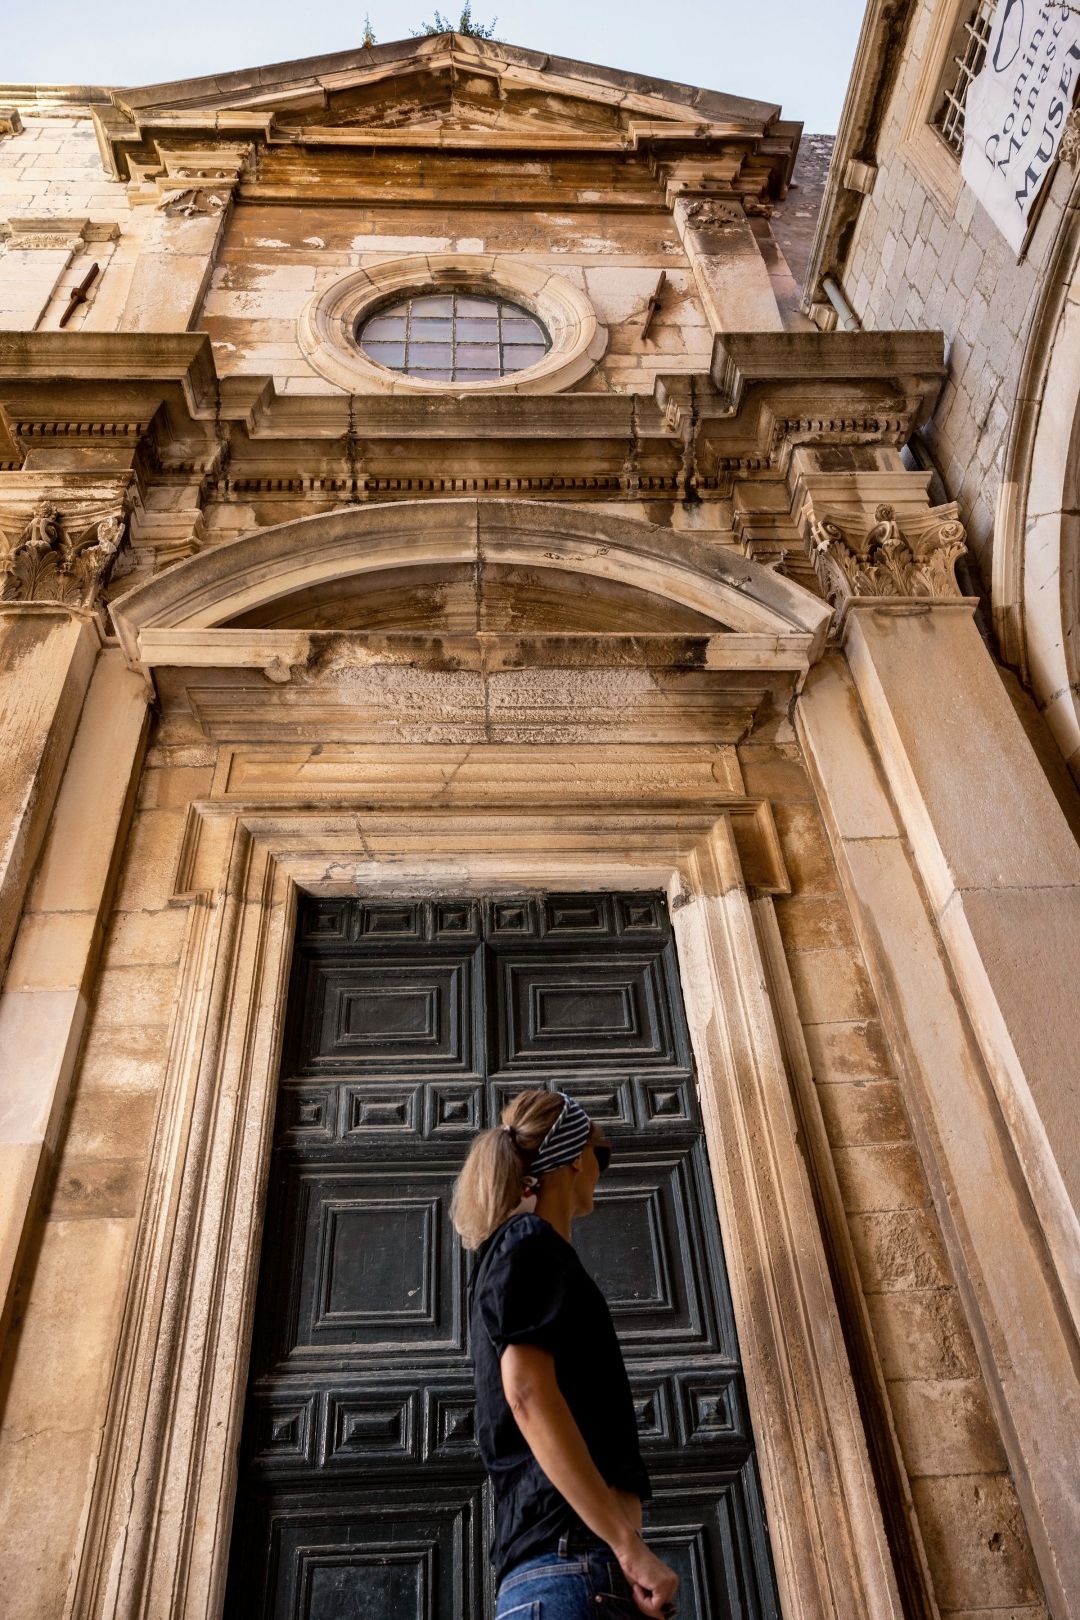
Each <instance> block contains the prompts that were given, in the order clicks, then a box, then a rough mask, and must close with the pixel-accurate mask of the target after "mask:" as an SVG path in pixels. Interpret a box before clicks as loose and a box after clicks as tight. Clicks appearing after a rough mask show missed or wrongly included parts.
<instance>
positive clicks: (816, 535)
mask: <svg viewBox="0 0 1080 1620" xmlns="http://www.w3.org/2000/svg"><path fill="white" fill-rule="evenodd" d="M804 517H805V520H806V525H807V539H808V549H809V554H810V560H811V562H812V563H813V565H814V572H815V573H816V574H817V577H818V582H819V584H820V586H821V591H822V594H823V596H824V597H825V600H826V601H827V602H831V603H832V605H833V607H834V608H836V609H837V610H838V611H842V610H843V608H844V607H845V606H846V604H847V603H848V602H849V601H850V600H851V598H852V597H856V596H870V597H878V598H882V597H890V598H896V597H953V598H956V597H960V596H962V595H963V592H962V591H961V590H960V587H959V585H958V584H957V582H956V573H955V568H956V560H957V558H958V557H960V556H962V555H963V553H964V552H965V551H966V550H967V547H966V545H965V543H964V539H965V537H964V526H963V524H962V523H960V522H959V521H958V519H957V517H956V507H955V505H954V504H953V503H950V504H949V505H948V506H938V507H927V508H926V511H925V513H924V514H923V516H922V518H921V519H919V520H917V521H916V520H913V519H911V518H908V519H906V520H905V525H904V527H901V525H900V523H899V521H898V519H897V515H896V509H895V507H893V506H892V505H890V504H889V503H888V502H887V501H883V502H881V503H880V504H879V505H878V506H877V507H875V509H874V514H873V522H872V523H871V524H870V525H869V527H864V526H862V525H859V524H858V520H857V518H856V519H855V520H854V521H852V519H851V518H847V519H846V520H840V519H839V518H838V517H837V516H835V515H833V514H831V513H829V512H822V513H820V514H819V513H817V512H815V510H814V507H813V503H812V502H809V501H808V503H807V506H806V508H805V509H804Z"/></svg>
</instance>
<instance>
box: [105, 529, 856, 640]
mask: <svg viewBox="0 0 1080 1620" xmlns="http://www.w3.org/2000/svg"><path fill="white" fill-rule="evenodd" d="M411 571H415V573H416V578H417V582H418V585H419V584H420V583H421V581H423V583H425V584H428V585H430V584H431V583H432V581H433V580H434V581H435V582H436V583H438V584H440V585H441V586H442V587H443V589H444V591H445V592H446V594H447V595H454V593H456V599H457V600H458V601H460V599H461V595H462V591H463V589H464V590H467V589H468V585H467V576H468V575H469V574H471V575H473V576H474V578H475V584H474V587H473V588H474V590H475V591H476V592H477V593H478V595H477V601H478V602H481V603H483V602H486V603H487V605H488V612H489V615H490V613H492V612H495V611H496V609H498V611H501V612H503V613H504V615H509V614H512V612H513V605H512V600H511V598H513V599H515V600H516V601H517V602H518V604H519V609H520V603H521V602H522V600H523V599H524V598H525V597H526V596H527V594H528V591H529V588H530V581H531V582H532V586H533V589H534V590H535V593H536V595H537V597H538V599H540V600H542V601H543V602H544V603H546V604H547V607H546V609H545V611H546V612H547V613H548V619H549V622H547V623H546V624H544V625H543V626H542V628H543V629H544V630H545V631H546V632H547V633H559V631H570V632H575V631H581V630H594V631H595V632H597V633H604V634H613V633H614V634H618V633H620V632H621V633H628V634H633V633H642V631H643V628H644V626H645V625H646V624H648V623H649V619H650V614H651V613H655V615H656V622H655V626H654V628H655V630H656V631H658V632H667V633H669V634H671V633H675V634H680V633H681V634H697V635H702V634H706V635H708V634H726V635H731V636H734V637H736V638H738V637H740V636H747V637H751V638H754V639H755V640H757V639H759V638H762V637H765V638H770V639H772V640H774V641H776V642H777V644H779V643H780V642H784V643H786V644H787V645H788V646H789V648H790V651H791V652H792V654H794V653H796V652H798V654H799V655H800V658H799V662H803V663H804V665H805V662H812V661H813V659H814V658H815V657H816V656H817V654H818V652H819V651H820V648H821V645H822V643H823V639H824V635H825V631H826V628H827V625H828V621H829V616H830V615H829V609H828V608H827V607H826V606H825V604H824V603H822V602H820V601H819V600H818V599H817V598H816V597H813V596H811V595H810V593H809V592H807V591H805V590H803V589H802V587H801V586H799V585H796V584H794V583H793V582H792V581H790V580H787V579H785V578H783V577H782V576H780V575H777V574H776V573H774V572H772V571H771V570H769V569H767V568H763V567H762V566H761V565H760V564H757V563H754V562H752V561H751V560H750V559H749V558H745V557H741V556H739V555H738V554H736V553H735V552H733V551H729V550H727V549H726V548H722V547H717V546H715V545H708V544H706V543H704V542H702V541H699V540H695V539H693V538H691V537H688V536H685V535H679V534H675V533H673V532H672V531H671V530H668V529H660V528H656V527H654V526H653V525H651V524H647V523H642V522H636V521H632V520H628V519H625V518H616V517H612V516H610V515H608V514H606V513H600V512H592V511H583V510H581V509H579V508H571V507H567V506H563V505H555V504H553V503H549V504H545V503H540V502H534V501H499V500H495V501H477V500H471V499H470V500H437V501H407V502H398V503H394V504H387V505H381V506H365V507H360V506H358V507H349V508H347V509H344V510H338V511H335V512H329V513H322V514H319V515H317V516H314V517H309V518H302V519H299V520H298V521H296V522H292V523H284V524H280V525H277V526H275V527H273V528H266V529H257V530H253V531H252V532H251V533H249V534H246V535H243V536H241V537H240V538H239V539H237V540H233V541H230V542H227V543H226V544H224V545H221V546H217V547H214V548H213V549H209V550H206V551H203V552H200V553H198V554H197V555H196V556H193V557H190V558H188V559H187V560H186V561H184V562H181V563H178V564H177V565H176V566H175V567H173V568H170V569H169V570H167V571H166V572H165V573H163V574H160V575H158V576H156V577H155V578H154V579H152V580H150V581H148V582H147V583H145V584H142V585H139V586H137V587H136V588H135V589H134V590H131V591H129V592H128V593H127V594H126V595H125V596H122V597H120V598H119V599H118V600H117V601H115V602H114V603H113V608H112V611H113V618H114V621H115V623H116V626H117V629H118V632H119V634H120V636H121V639H122V641H123V643H124V645H125V647H126V649H127V651H128V653H129V655H130V656H131V657H132V658H133V659H134V660H137V661H141V660H143V659H145V657H146V654H147V650H148V645H149V642H148V639H147V638H148V637H149V638H150V640H153V641H155V642H157V643H158V644H159V645H160V636H159V635H158V634H157V633H159V632H181V631H188V632H195V631H199V632H203V631H208V630H215V629H216V630H222V631H225V632H229V631H237V630H239V629H244V630H246V631H248V632H249V633H250V631H251V630H253V629H261V630H262V631H264V633H272V632H273V631H274V630H275V629H284V628H286V627H287V628H288V629H290V630H305V629H306V630H317V629H324V628H336V629H356V630H361V629H364V628H378V629H380V630H383V631H386V630H393V629H408V630H417V629H420V628H421V621H419V620H418V618H417V612H418V609H417V604H416V602H415V601H414V602H413V603H412V605H411V608H410V609H409V610H408V612H407V613H406V609H405V607H404V606H403V607H402V613H403V615H404V616H403V619H402V622H401V623H399V624H397V625H395V624H394V623H393V622H392V601H393V593H394V591H397V592H398V593H399V594H400V595H401V599H402V601H403V603H404V592H405V590H406V587H407V582H408V578H409V575H410V572H411ZM485 572H486V573H487V576H488V577H487V580H486V581H485V577H484V576H485ZM575 583H577V585H578V586H579V587H580V596H579V598H578V600H577V601H576V602H575V603H574V606H573V611H571V610H570V609H569V608H568V611H567V622H566V623H564V624H561V625H560V624H559V622H558V599H559V597H560V595H562V596H563V597H564V598H565V599H566V600H567V601H568V602H569V599H570V597H571V596H572V594H573V592H574V589H575ZM511 587H512V589H511ZM373 591H375V592H379V593H381V601H382V604H383V606H382V608H381V609H380V610H379V613H380V615H381V616H378V617H375V618H373V617H372V616H371V614H370V613H369V619H368V623H367V624H366V625H365V622H364V613H365V608H364V599H365V596H366V595H370V594H371V593H372V592H373ZM590 598H591V600H592V601H593V602H594V603H595V612H596V617H595V620H594V621H593V622H592V623H590V621H589V610H588V609H587V607H586V603H587V600H588V599H590ZM350 599H351V600H352V602H353V604H354V607H353V610H352V611H353V614H354V621H353V622H352V623H350V622H349V613H350V609H349V606H348V603H349V601H350ZM334 602H336V603H337V604H338V607H337V609H335V610H333V611H336V612H338V613H339V618H338V622H337V623H336V624H335V623H333V622H328V621H327V614H328V612H330V611H331V610H330V608H329V604H331V603H334ZM500 602H501V603H502V607H501V609H499V608H498V604H499V603H500ZM305 604H306V605H307V612H308V616H309V622H308V623H305V622H304V620H305ZM388 604H390V606H389V608H388ZM388 611H389V613H390V615H391V616H390V617H388V616H387V612H388ZM474 627H475V628H477V629H483V628H491V629H504V628H533V629H539V628H541V626H539V625H531V626H530V625H527V624H524V623H520V624H519V625H517V626H514V625H512V624H510V623H509V622H504V623H499V622H498V619H497V617H496V618H495V619H492V618H491V617H490V616H489V618H488V622H487V624H486V625H485V623H484V622H483V621H482V619H478V620H477V621H476V623H475V626H474ZM428 628H430V629H431V630H440V629H446V628H450V626H448V625H445V624H442V623H441V622H437V621H433V622H431V623H430V625H429V626H428ZM454 628H458V629H460V628H462V625H461V624H457V625H455V626H454ZM735 650H736V649H735V648H734V647H732V652H733V653H734V652H735ZM150 661H151V662H153V661H155V660H154V659H151V660H150ZM784 667H789V668H790V667H795V666H794V665H792V664H787V665H786V666H784Z"/></svg>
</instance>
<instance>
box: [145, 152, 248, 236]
mask: <svg viewBox="0 0 1080 1620" xmlns="http://www.w3.org/2000/svg"><path fill="white" fill-rule="evenodd" d="M157 150H158V157H159V159H160V162H159V163H156V164H142V163H136V162H132V163H131V164H130V168H131V176H132V177H131V181H130V184H129V186H128V195H129V197H130V198H131V201H132V202H133V203H144V204H150V205H152V206H153V207H156V208H159V209H160V210H161V211H162V212H163V213H165V214H167V215H169V216H170V217H180V218H191V217H192V216H193V215H197V214H220V213H222V212H224V210H225V209H226V208H227V207H228V205H229V203H230V201H231V200H232V194H233V191H234V190H235V188H236V185H237V183H238V181H239V180H240V178H241V175H242V174H243V172H244V168H245V166H246V164H247V162H248V159H249V158H250V156H251V150H252V149H251V146H250V144H249V143H246V142H245V143H242V144H229V145H223V146H212V147H199V148H186V149H184V150H182V151H175V150H170V149H169V148H167V147H163V146H162V145H160V143H159V144H158V149H157Z"/></svg>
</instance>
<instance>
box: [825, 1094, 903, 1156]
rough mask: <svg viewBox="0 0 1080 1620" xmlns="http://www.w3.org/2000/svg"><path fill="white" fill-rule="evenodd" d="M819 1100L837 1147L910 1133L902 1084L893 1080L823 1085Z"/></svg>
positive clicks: (899, 1139) (900, 1137) (894, 1139)
mask: <svg viewBox="0 0 1080 1620" xmlns="http://www.w3.org/2000/svg"><path fill="white" fill-rule="evenodd" d="M819 1078H820V1077H819ZM818 1103H819V1105H820V1108H821V1113H822V1117H823V1119H824V1121H825V1128H826V1130H827V1131H828V1133H829V1141H830V1142H831V1143H832V1144H833V1146H834V1147H845V1146H851V1147H854V1146H858V1145H860V1144H864V1145H865V1144H870V1143H880V1142H905V1141H907V1140H908V1138H909V1136H910V1131H909V1129H908V1122H907V1114H906V1113H905V1111H904V1104H903V1099H902V1097H901V1095H900V1088H899V1087H898V1086H897V1085H896V1083H895V1082H894V1081H892V1080H856V1081H854V1082H850V1083H844V1082H838V1083H833V1084H831V1085H822V1086H821V1087H820V1089H819V1095H818Z"/></svg>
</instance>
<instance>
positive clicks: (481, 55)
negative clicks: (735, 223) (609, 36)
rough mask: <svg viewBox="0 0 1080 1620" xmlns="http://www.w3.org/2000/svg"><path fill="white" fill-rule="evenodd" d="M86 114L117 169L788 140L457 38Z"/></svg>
mask: <svg viewBox="0 0 1080 1620" xmlns="http://www.w3.org/2000/svg"><path fill="white" fill-rule="evenodd" d="M111 102H112V104H111V106H109V107H107V108H103V109H98V110H97V111H96V117H97V122H98V126H99V133H100V135H101V137H102V147H103V149H106V150H108V151H109V152H110V153H111V155H112V157H113V162H114V167H115V171H116V173H117V174H118V175H121V176H123V177H127V174H128V172H129V160H131V161H133V162H135V163H139V162H145V161H146V154H148V153H149V151H150V150H151V149H152V148H153V146H154V143H155V142H160V141H161V140H162V139H164V140H166V141H168V140H169V139H170V137H175V136H177V135H179V134H181V133H182V134H184V135H185V136H187V137H188V138H190V137H192V136H195V135H198V136H199V137H201V138H202V139H204V140H205V139H206V138H208V137H209V138H210V139H211V140H213V139H223V138H224V139H232V140H234V141H235V140H243V139H262V140H265V141H267V142H269V143H275V142H281V141H286V142H288V141H297V142H303V143H312V142H314V143H316V144H318V143H320V142H322V141H327V142H331V143H333V144H340V143H341V142H342V141H346V142H348V140H349V139H350V137H351V136H353V135H355V139H356V141H357V143H358V144H360V143H362V142H363V141H365V140H367V139H371V140H373V141H375V142H381V143H387V142H392V141H394V140H403V141H404V142H405V143H406V144H411V141H410V137H411V138H412V140H421V139H430V138H431V137H433V136H434V137H436V138H438V139H440V141H441V143H452V141H453V137H454V136H455V135H460V136H462V137H464V138H465V140H464V144H466V145H468V144H471V142H470V141H469V140H468V137H470V136H472V137H474V138H475V137H476V136H478V135H484V134H487V135H490V136H492V137H493V138H494V139H495V140H496V141H497V142H500V143H502V144H506V143H509V142H512V141H514V140H515V139H520V140H521V141H522V143H523V144H528V142H529V141H530V139H536V140H538V141H539V142H540V143H541V144H544V145H558V144H561V143H565V144H566V145H568V146H571V147H572V146H574V145H596V146H599V147H623V148H627V147H637V146H639V145H640V144H641V143H642V141H643V140H651V139H663V138H665V136H666V137H668V138H681V139H685V140H696V141H699V142H701V141H705V142H707V141H708V140H709V139H710V138H717V139H723V138H732V137H734V138H737V139H742V140H746V139H747V138H749V139H754V138H757V139H762V138H765V137H766V136H775V135H776V134H777V133H779V132H783V133H789V132H794V129H795V126H791V125H787V124H782V123H780V121H779V114H780V109H779V107H777V106H775V105H773V104H771V103H769V102H763V101H752V100H749V99H747V98H746V97H741V96H728V95H723V94H721V93H719V92H717V91H712V90H705V89H700V88H698V87H695V86H692V85H685V84H678V83H674V82H672V81H668V80H663V79H650V78H646V77H644V76H642V75H640V74H633V73H624V72H620V71H619V70H617V69H613V68H605V67H599V66H596V65H594V64H591V63H585V62H577V61H573V60H570V59H568V58H560V57H552V56H548V55H545V54H542V53H541V52H538V51H530V50H525V49H522V48H520V47H517V46H512V45H504V44H499V43H496V42H495V41H491V40H479V39H475V38H472V37H466V36H462V35H459V34H440V35H435V36H432V37H426V38H421V39H411V40H403V41H398V42H396V43H393V44H388V45H380V46H375V47H372V48H364V49H360V50H357V51H349V52H341V53H338V54H337V55H334V56H325V57H314V58H307V59H303V60H300V61H295V62H285V63H278V64H275V65H272V66H269V67H260V68H252V69H247V70H242V71H238V72H234V73H225V74H218V75H214V76H213V77H208V78H202V79H190V80H183V81H178V82H176V83H172V84H158V85H149V86H145V87H143V88H141V89H127V90H118V91H114V92H112V96H111Z"/></svg>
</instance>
